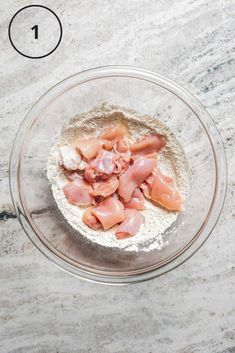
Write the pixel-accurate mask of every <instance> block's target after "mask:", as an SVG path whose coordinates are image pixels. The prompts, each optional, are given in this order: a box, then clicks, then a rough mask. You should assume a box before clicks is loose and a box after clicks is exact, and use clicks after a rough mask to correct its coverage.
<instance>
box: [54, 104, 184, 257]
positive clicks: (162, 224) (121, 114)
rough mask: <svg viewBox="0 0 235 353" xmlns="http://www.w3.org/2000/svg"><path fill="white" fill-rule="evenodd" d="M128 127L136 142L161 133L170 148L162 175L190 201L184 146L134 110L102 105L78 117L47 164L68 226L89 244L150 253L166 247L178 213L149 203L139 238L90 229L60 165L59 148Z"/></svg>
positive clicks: (164, 153) (165, 152) (162, 164)
mask: <svg viewBox="0 0 235 353" xmlns="http://www.w3.org/2000/svg"><path fill="white" fill-rule="evenodd" d="M115 123H117V124H119V123H122V124H125V126H126V127H127V131H128V133H129V138H130V140H131V141H132V142H135V141H136V140H138V139H140V138H142V137H144V136H145V135H149V134H155V133H160V134H162V135H164V136H165V137H166V139H167V144H166V147H165V148H164V149H163V150H162V152H160V153H159V166H160V169H161V171H162V172H163V173H164V174H166V175H168V176H170V177H172V178H173V180H174V181H175V183H176V185H177V186H178V188H179V190H180V192H181V194H182V195H183V196H184V197H185V198H186V197H187V194H188V192H189V167H188V162H187V159H186V156H185V153H184V151H183V148H182V146H181V145H180V144H179V142H178V141H177V140H176V138H175V137H174V135H173V133H172V132H171V131H170V130H169V128H168V127H166V126H165V125H164V124H163V123H162V122H161V121H159V120H157V119H156V118H152V117H150V116H147V115H140V114H138V113H137V112H135V111H133V110H129V109H126V108H120V107H116V106H111V105H107V104H102V105H101V106H99V107H96V108H94V109H93V110H91V111H89V112H87V113H82V114H79V115H77V116H76V117H74V118H72V119H71V120H70V121H69V123H68V124H67V125H66V126H65V127H64V128H63V129H62V131H61V132H60V135H58V136H57V138H56V141H55V143H54V146H53V147H52V148H51V151H50V153H49V157H48V163H47V177H48V179H49V181H50V182H51V188H52V192H53V196H54V199H55V201H56V203H57V205H58V208H59V209H60V211H61V212H62V214H63V216H64V217H65V219H66V220H67V221H68V223H69V224H70V225H71V226H72V227H73V228H74V229H75V230H77V231H78V232H79V233H81V234H82V235H83V236H84V237H86V238H87V239H88V240H90V241H92V242H94V243H97V244H99V245H102V246H106V247H113V248H119V249H123V250H125V251H140V250H141V251H150V250H153V249H161V248H162V247H163V246H165V245H166V243H167V242H166V241H165V240H164V233H165V232H166V230H167V229H169V228H170V226H171V225H172V224H173V223H174V222H175V221H176V219H177V216H178V214H179V213H178V212H173V211H167V210H165V209H163V208H161V207H158V206H156V205H155V204H153V203H152V202H150V201H148V200H146V201H145V209H144V210H143V211H141V212H142V214H143V215H144V218H145V221H144V223H143V224H142V226H141V229H140V231H139V232H138V234H136V235H135V236H133V237H131V238H126V239H123V240H117V239H116V237H115V227H113V228H112V229H109V230H106V231H104V230H100V229H98V230H93V229H90V228H89V227H88V226H86V224H84V223H83V221H82V214H83V212H84V208H83V207H78V206H74V205H71V204H70V203H69V202H68V201H67V199H66V197H65V196H64V192H63V190H62V187H63V186H64V185H65V184H66V183H67V182H68V180H67V178H66V177H65V175H64V172H63V168H62V167H61V165H60V164H59V158H60V157H59V153H58V145H61V144H74V143H75V141H76V140H77V139H78V138H81V137H83V138H87V137H90V136H98V135H99V133H100V132H101V130H102V129H103V128H104V127H106V126H109V125H110V124H115Z"/></svg>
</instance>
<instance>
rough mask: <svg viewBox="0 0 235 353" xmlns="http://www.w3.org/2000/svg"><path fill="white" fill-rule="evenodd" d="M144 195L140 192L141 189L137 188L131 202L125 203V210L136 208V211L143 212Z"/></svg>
mask: <svg viewBox="0 0 235 353" xmlns="http://www.w3.org/2000/svg"><path fill="white" fill-rule="evenodd" d="M144 201H145V198H144V195H143V194H142V192H141V191H140V189H139V188H137V189H136V190H135V191H134V192H133V195H132V197H131V199H130V201H129V202H127V203H124V207H125V208H134V209H136V210H139V211H142V210H143V209H144Z"/></svg>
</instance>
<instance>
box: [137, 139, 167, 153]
mask: <svg viewBox="0 0 235 353" xmlns="http://www.w3.org/2000/svg"><path fill="white" fill-rule="evenodd" d="M165 144H166V139H165V137H164V136H162V135H160V134H156V135H151V136H146V137H144V138H143V139H142V140H140V141H139V142H136V143H134V144H133V145H132V146H130V150H131V152H132V153H136V154H145V155H146V154H151V153H154V152H158V151H160V149H161V148H162V147H164V146H165Z"/></svg>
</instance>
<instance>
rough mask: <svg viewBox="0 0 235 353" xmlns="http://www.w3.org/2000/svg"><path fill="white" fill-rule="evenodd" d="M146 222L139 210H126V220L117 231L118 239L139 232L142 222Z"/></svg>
mask: <svg viewBox="0 0 235 353" xmlns="http://www.w3.org/2000/svg"><path fill="white" fill-rule="evenodd" d="M143 222H144V216H143V215H142V214H141V213H140V212H139V211H137V210H131V209H127V210H125V220H124V222H122V223H121V224H120V225H119V226H118V228H117V230H116V232H115V236H116V238H117V239H125V238H129V237H132V236H133V235H135V234H137V233H138V231H139V230H140V227H141V224H142V223H143Z"/></svg>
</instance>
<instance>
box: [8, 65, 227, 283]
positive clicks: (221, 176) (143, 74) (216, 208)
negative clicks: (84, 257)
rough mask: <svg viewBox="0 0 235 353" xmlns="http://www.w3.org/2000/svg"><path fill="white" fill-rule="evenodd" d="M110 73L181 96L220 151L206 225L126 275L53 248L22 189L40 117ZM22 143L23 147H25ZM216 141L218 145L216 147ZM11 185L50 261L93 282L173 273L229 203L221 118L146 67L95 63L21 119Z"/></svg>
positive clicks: (30, 232)
mask: <svg viewBox="0 0 235 353" xmlns="http://www.w3.org/2000/svg"><path fill="white" fill-rule="evenodd" d="M105 77H126V78H135V79H141V80H144V81H147V82H150V83H153V84H155V85H158V86H160V87H162V88H164V89H166V90H168V91H169V92H171V93H172V94H174V95H175V96H177V97H178V98H179V99H180V100H181V101H182V102H183V103H184V104H186V105H187V106H188V107H189V109H190V110H191V111H192V112H193V113H194V114H195V115H196V117H197V118H198V119H199V121H200V123H201V125H202V126H203V129H204V130H205V132H206V134H207V137H208V139H209V141H210V144H211V148H212V151H213V155H214V162H215V170H216V178H215V179H216V181H215V189H214V195H213V198H212V201H211V207H210V210H209V212H208V214H207V216H206V218H205V220H204V222H203V224H202V226H201V227H200V229H199V230H198V231H197V233H196V234H195V235H194V237H193V238H192V239H191V240H190V241H189V242H188V243H187V244H186V245H185V246H184V247H183V248H182V249H181V250H180V251H178V252H177V255H176V256H175V255H174V254H173V255H172V256H169V257H168V258H167V261H162V262H163V264H162V265H160V266H158V267H155V266H154V265H152V266H149V267H148V268H146V269H145V270H144V271H139V272H137V273H136V272H135V273H134V274H132V273H128V272H126V273H123V274H117V273H116V272H110V273H109V274H106V273H107V272H105V271H94V272H91V271H90V270H88V268H86V267H85V266H81V264H80V267H78V266H76V263H75V262H74V261H73V260H72V259H69V261H68V258H66V257H65V256H64V255H63V254H61V253H60V252H59V251H58V250H57V249H55V248H54V247H52V246H51V245H50V243H49V242H48V241H47V240H46V239H45V238H44V237H43V239H44V240H43V239H42V237H41V236H39V234H38V233H40V231H37V229H35V227H34V225H33V223H32V222H31V220H30V216H29V214H28V212H27V210H26V209H25V207H24V202H23V200H22V196H23V195H22V194H21V188H20V185H19V178H18V176H19V173H20V156H21V153H22V149H23V147H24V142H25V137H26V136H27V133H26V132H27V131H28V130H29V129H30V127H31V126H32V124H34V121H35V120H36V119H37V117H38V116H39V115H40V114H41V111H42V110H43V108H45V107H46V106H48V105H50V104H51V103H52V102H53V101H54V100H55V99H56V97H57V96H58V95H59V94H63V93H65V92H66V91H67V90H70V89H71V88H73V87H74V86H77V85H81V84H83V83H86V82H88V81H91V80H95V79H101V78H105ZM19 146H20V147H21V148H20V149H19ZM214 146H216V149H215V148H214ZM9 185H10V194H11V198H12V202H13V206H14V209H15V212H16V215H17V217H18V219H19V221H20V224H21V226H22V228H23V230H24V231H25V233H26V234H27V236H28V237H29V238H30V240H31V241H32V242H33V243H34V245H35V246H36V247H37V248H38V249H39V250H40V252H41V253H42V254H44V255H45V256H46V257H47V258H48V259H49V260H51V261H52V262H53V263H55V264H56V265H58V266H59V267H60V268H62V269H63V270H65V271H67V272H69V273H72V274H74V275H76V276H78V277H81V278H83V279H86V280H89V281H94V282H99V283H106V284H128V283H137V282H142V281H145V280H149V279H152V278H154V277H157V276H160V275H162V274H164V273H167V272H169V271H171V270H172V269H174V268H176V267H178V266H179V265H181V264H182V263H184V262H185V261H186V260H188V259H189V258H190V257H191V256H192V255H193V254H194V253H195V252H196V251H197V250H198V249H200V247H201V246H202V245H203V244H204V242H205V241H206V240H207V239H208V237H209V235H210V234H211V232H212V231H213V229H214V227H215V226H216V223H217V222H218V219H219V216H220V214H221V211H222V208H223V205H224V200H225V196H226V189H227V161H226V154H225V150H224V146H223V142H222V139H221V137H220V134H219V131H218V130H217V127H216V125H215V123H214V122H213V120H212V118H211V116H210V115H209V113H208V112H207V110H206V109H205V108H204V107H203V106H202V104H201V103H200V102H199V100H198V99H197V98H195V97H194V96H193V95H192V94H191V93H190V92H188V91H187V90H186V89H185V88H183V87H181V86H180V85H178V84H177V83H175V82H173V81H172V80H170V79H168V78H166V77H164V76H162V75H160V74H158V73H155V72H152V71H149V70H145V69H143V68H138V67H135V66H127V65H108V66H99V67H95V68H90V69H87V70H84V71H81V72H78V73H76V74H74V75H72V76H69V77H67V78H65V79H64V80H62V81H60V82H59V83H57V84H56V85H54V86H53V87H52V88H50V89H49V90H47V91H46V92H45V93H44V94H43V95H42V96H41V97H40V98H39V99H38V100H37V101H36V103H34V104H33V106H32V108H31V109H30V110H29V112H28V113H27V114H26V116H25V118H24V120H23V122H22V123H21V125H20V127H19V129H18V132H17V134H16V137H15V140H14V143H13V146H12V150H11V154H10V162H9ZM15 191H17V192H15ZM160 264H161V262H160Z"/></svg>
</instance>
